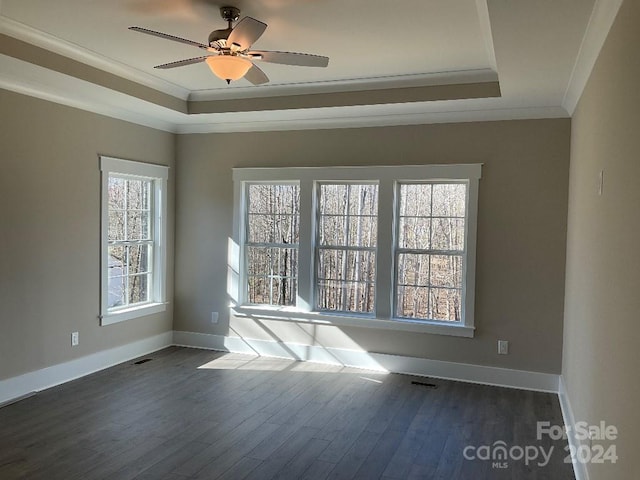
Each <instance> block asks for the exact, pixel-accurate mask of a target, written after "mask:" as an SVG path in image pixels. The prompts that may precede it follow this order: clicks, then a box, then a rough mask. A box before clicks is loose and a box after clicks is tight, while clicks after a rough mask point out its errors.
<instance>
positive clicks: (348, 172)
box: [229, 165, 481, 337]
mask: <svg viewBox="0 0 640 480" xmlns="http://www.w3.org/2000/svg"><path fill="white" fill-rule="evenodd" d="M480 173H481V165H421V166H399V167H333V168H287V169H284V168H257V169H254V168H246V169H234V181H235V186H236V189H235V192H236V193H235V195H236V197H235V198H236V201H235V205H236V209H237V211H236V215H235V216H234V219H235V223H234V236H233V238H234V240H235V242H236V243H237V245H238V246H239V247H240V248H230V249H229V251H230V258H229V265H230V266H231V267H232V270H233V271H236V272H237V278H235V280H233V281H231V282H230V290H229V291H230V293H231V296H232V297H233V300H234V307H233V308H234V311H235V314H236V315H252V316H255V315H265V316H269V318H279V319H282V320H291V321H303V322H311V323H313V322H321V323H323V324H327V323H329V324H335V325H345V326H362V327H372V328H385V329H395V330H405V331H416V332H428V333H441V334H449V335H459V336H467V337H470V336H473V330H474V316H473V313H474V312H473V310H474V308H473V307H474V301H475V243H476V217H477V198H478V184H479V179H480ZM236 252H242V253H241V254H240V255H238V253H236ZM236 255H238V256H236Z"/></svg>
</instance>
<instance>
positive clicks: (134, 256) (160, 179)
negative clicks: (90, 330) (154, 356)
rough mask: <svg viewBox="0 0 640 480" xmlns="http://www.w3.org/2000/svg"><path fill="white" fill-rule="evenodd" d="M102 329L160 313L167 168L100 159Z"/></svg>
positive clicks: (163, 307)
mask: <svg viewBox="0 0 640 480" xmlns="http://www.w3.org/2000/svg"><path fill="white" fill-rule="evenodd" d="M100 168H101V171H102V249H101V250H102V254H101V255H102V262H101V264H102V277H101V285H102V286H101V311H100V318H101V323H102V325H109V324H111V323H116V322H120V321H123V320H128V319H131V318H135V317H138V316H142V315H148V314H151V313H157V312H159V311H163V310H165V305H164V302H165V287H164V285H165V258H166V253H165V239H166V221H165V218H166V180H167V171H168V169H167V167H163V166H159V165H151V164H145V163H138V162H131V161H126V160H119V159H114V158H109V157H101V158H100Z"/></svg>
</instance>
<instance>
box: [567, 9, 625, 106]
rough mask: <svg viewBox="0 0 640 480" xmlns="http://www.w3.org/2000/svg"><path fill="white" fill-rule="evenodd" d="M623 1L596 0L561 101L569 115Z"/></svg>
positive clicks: (583, 87)
mask: <svg viewBox="0 0 640 480" xmlns="http://www.w3.org/2000/svg"><path fill="white" fill-rule="evenodd" d="M622 1H623V0H596V1H595V4H594V6H593V10H592V11H591V17H590V19H589V24H588V25H587V29H586V30H585V33H584V36H583V37H582V44H581V45H580V50H579V51H578V56H577V57H576V63H575V64H574V66H573V71H572V72H571V78H570V79H569V84H568V86H567V90H566V92H565V94H564V98H563V100H562V106H563V107H564V109H565V110H566V111H567V112H569V114H570V115H573V113H574V112H575V110H576V107H577V106H578V102H579V101H580V97H581V96H582V92H583V91H584V89H585V87H586V86H587V82H588V81H589V77H590V76H591V71H592V70H593V67H594V66H595V63H596V60H597V59H598V56H599V55H600V51H601V50H602V46H603V45H604V42H605V41H606V39H607V36H608V35H609V31H610V30H611V27H612V26H613V22H614V20H615V18H616V16H617V14H618V11H619V10H620V6H621V5H622Z"/></svg>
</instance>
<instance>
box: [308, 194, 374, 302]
mask: <svg viewBox="0 0 640 480" xmlns="http://www.w3.org/2000/svg"><path fill="white" fill-rule="evenodd" d="M318 196H319V201H318V205H319V208H318V225H317V232H318V235H317V239H316V259H317V265H316V285H317V295H316V305H317V308H318V309H319V310H328V311H335V312H360V313H369V314H372V313H373V312H374V306H375V279H376V243H377V241H376V238H377V235H378V185H377V184H353V183H344V184H335V183H333V184H331V183H321V184H320V185H319V191H318Z"/></svg>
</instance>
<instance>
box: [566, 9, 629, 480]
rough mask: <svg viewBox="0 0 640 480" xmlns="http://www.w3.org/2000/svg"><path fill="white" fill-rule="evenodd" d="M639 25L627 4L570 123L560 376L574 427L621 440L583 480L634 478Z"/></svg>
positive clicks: (589, 467) (589, 466)
mask: <svg viewBox="0 0 640 480" xmlns="http://www.w3.org/2000/svg"><path fill="white" fill-rule="evenodd" d="M638 25H640V4H639V3H638V2H634V1H630V0H627V1H625V2H624V3H623V5H622V7H621V9H620V11H619V13H618V16H617V19H616V21H615V23H614V25H613V28H612V29H611V31H610V33H609V36H608V38H607V41H606V43H605V45H604V47H603V49H602V52H601V53H600V57H599V58H598V61H597V63H596V66H595V68H594V70H593V72H592V74H591V78H590V79H589V82H588V84H587V87H586V89H585V91H584V93H583V95H582V98H581V100H580V103H579V105H578V109H577V111H576V113H575V115H574V118H573V123H572V141H571V168H570V172H571V173H570V188H569V192H570V194H569V217H568V218H569V220H568V238H567V279H566V300H565V331H564V360H563V368H562V374H563V379H564V382H565V384H566V388H567V392H568V396H569V399H570V401H571V404H572V406H573V411H574V415H575V417H576V421H587V422H589V423H590V424H598V423H599V422H600V421H605V422H607V423H609V424H613V425H616V426H617V427H618V429H619V430H620V432H621V435H620V439H619V440H618V441H616V442H614V443H616V444H617V449H618V455H619V457H620V458H619V460H618V462H617V463H616V464H614V465H610V464H605V465H597V464H592V465H588V469H589V473H590V478H591V480H599V479H603V480H604V479H606V480H617V479H629V480H631V479H638V478H640V463H638V461H637V458H636V455H637V448H636V447H637V445H638V432H640V413H639V411H638V405H639V404H640V383H638V367H640V348H639V347H638V341H639V340H640V293H639V292H640V255H638V247H639V245H640V240H639V239H640V211H639V209H640V188H639V185H640V184H639V182H640V135H639V134H638V126H639V125H640V93H639V92H640V90H639V88H638V80H639V79H640V62H639V57H638V45H640V29H639V28H638ZM600 170H604V190H603V195H602V196H598V191H597V187H596V185H597V179H598V173H599V172H600ZM604 444H605V445H608V443H604Z"/></svg>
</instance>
